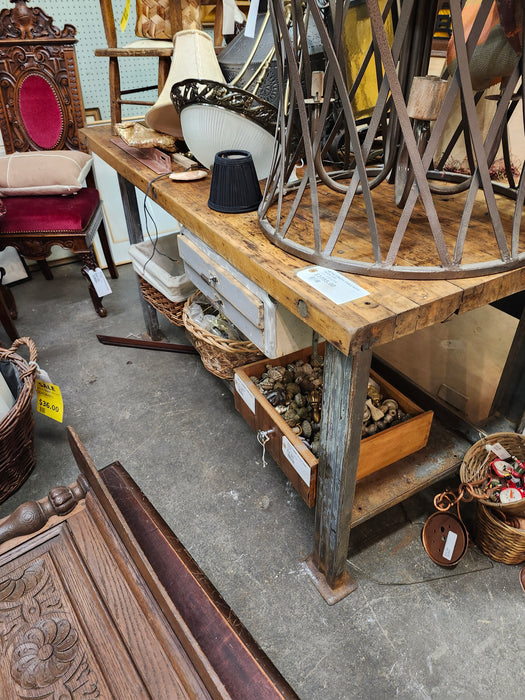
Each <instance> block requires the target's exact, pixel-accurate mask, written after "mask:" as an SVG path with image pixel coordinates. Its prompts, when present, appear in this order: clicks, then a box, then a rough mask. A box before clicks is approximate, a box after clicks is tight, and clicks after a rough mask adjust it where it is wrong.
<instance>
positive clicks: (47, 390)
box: [35, 379, 64, 423]
mask: <svg viewBox="0 0 525 700" xmlns="http://www.w3.org/2000/svg"><path fill="white" fill-rule="evenodd" d="M35 383H36V410H37V411H38V413H43V414H44V416H47V417H48V418H52V419H53V420H56V421H58V422H59V423H62V419H63V417H64V402H63V400H62V393H61V391H60V388H59V387H58V386H57V385H56V384H51V383H50V382H43V381H41V380H40V379H37V380H36V382H35Z"/></svg>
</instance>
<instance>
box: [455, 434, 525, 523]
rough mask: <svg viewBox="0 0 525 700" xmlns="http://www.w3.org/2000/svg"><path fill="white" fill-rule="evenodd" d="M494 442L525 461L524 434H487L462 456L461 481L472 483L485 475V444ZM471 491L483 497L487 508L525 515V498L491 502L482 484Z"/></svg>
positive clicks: (486, 471)
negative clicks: (512, 501)
mask: <svg viewBox="0 0 525 700" xmlns="http://www.w3.org/2000/svg"><path fill="white" fill-rule="evenodd" d="M496 442H499V443H500V445H502V446H503V447H504V448H505V449H506V450H507V452H509V453H510V454H511V455H513V456H516V457H517V458H518V459H520V460H522V461H525V436H524V435H520V434H519V433H493V434H492V435H487V437H484V438H483V439H481V440H478V442H476V443H474V445H472V447H471V448H470V449H469V450H468V452H467V453H466V455H465V457H464V458H463V463H462V465H461V468H460V470H459V476H460V479H461V482H462V483H464V484H467V483H474V482H476V481H479V480H481V479H484V478H485V477H486V476H487V473H488V470H489V460H488V459H487V455H488V454H489V453H488V452H487V450H486V449H485V445H493V444H494V443H496ZM472 491H473V495H474V496H475V497H477V498H479V499H482V500H483V499H484V500H483V505H485V506H487V507H489V508H495V509H496V510H501V511H504V512H505V513H512V514H514V515H525V499H522V500H521V501H514V503H493V502H492V501H489V500H486V499H485V494H484V493H483V487H482V485H479V486H473V488H472Z"/></svg>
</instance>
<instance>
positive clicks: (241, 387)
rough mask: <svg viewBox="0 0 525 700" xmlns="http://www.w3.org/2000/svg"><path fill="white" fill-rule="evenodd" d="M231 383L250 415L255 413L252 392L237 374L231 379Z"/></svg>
mask: <svg viewBox="0 0 525 700" xmlns="http://www.w3.org/2000/svg"><path fill="white" fill-rule="evenodd" d="M233 383H234V385H235V390H236V392H237V393H238V394H239V396H240V397H241V399H242V400H243V401H244V403H245V404H246V405H247V406H248V408H249V409H250V411H251V412H252V413H255V396H254V395H253V394H252V392H251V391H250V390H249V389H248V387H247V386H246V384H245V383H244V382H243V381H242V379H241V378H240V377H239V375H238V374H236V375H235V376H234V378H233Z"/></svg>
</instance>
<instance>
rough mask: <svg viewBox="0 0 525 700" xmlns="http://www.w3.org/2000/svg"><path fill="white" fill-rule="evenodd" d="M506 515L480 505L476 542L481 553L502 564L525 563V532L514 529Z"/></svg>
mask: <svg viewBox="0 0 525 700" xmlns="http://www.w3.org/2000/svg"><path fill="white" fill-rule="evenodd" d="M504 518H505V513H503V512H502V511H495V510H493V509H491V508H486V507H485V506H484V505H482V504H481V503H478V509H477V520H476V528H475V540H476V543H477V545H478V547H479V548H480V549H481V551H482V552H483V553H484V554H486V555H487V556H488V557H490V558H491V559H494V561H499V562H501V563H502V564H521V563H522V562H524V561H525V530H520V529H518V528H516V527H512V526H511V525H509V524H508V523H507V522H505V520H504Z"/></svg>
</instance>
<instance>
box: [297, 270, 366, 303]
mask: <svg viewBox="0 0 525 700" xmlns="http://www.w3.org/2000/svg"><path fill="white" fill-rule="evenodd" d="M297 277H299V279H302V280H303V282H306V283H307V284H309V285H310V286H311V287H313V288H314V289H317V291H318V292H321V294H324V295H325V297H328V298H329V299H330V300H331V301H333V302H334V303H335V304H346V303H347V302H349V301H354V300H355V299H360V298H361V297H366V296H368V294H370V292H367V291H366V289H363V287H360V286H359V285H358V284H356V283H355V282H352V280H349V279H348V278H347V277H345V276H344V275H342V274H341V273H340V272H337V270H330V269H329V268H328V267H319V265H314V266H313V267H306V268H305V269H303V270H299V271H298V272H297Z"/></svg>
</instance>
